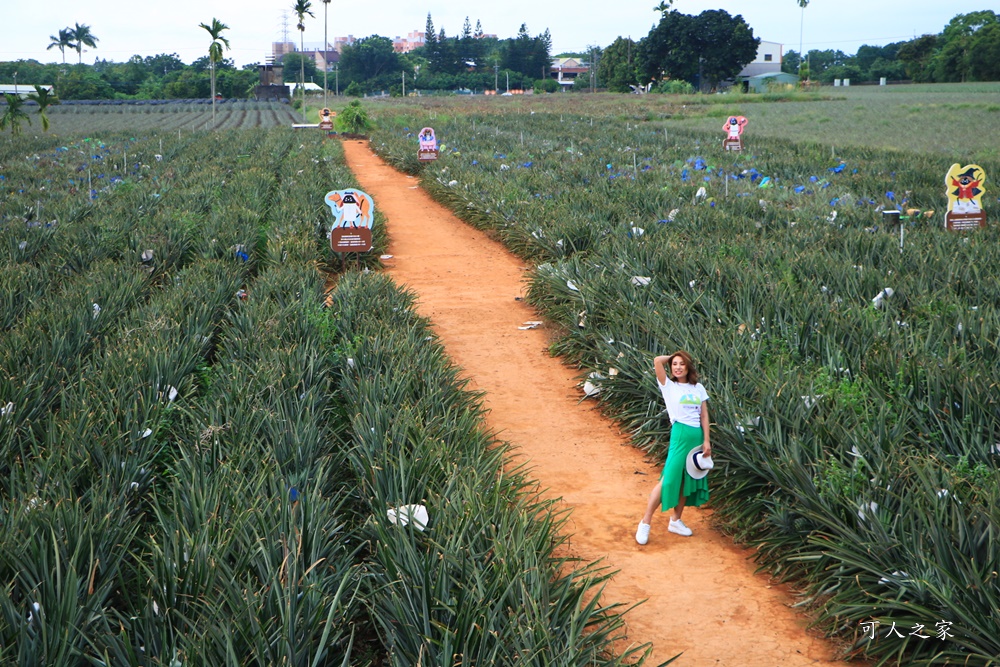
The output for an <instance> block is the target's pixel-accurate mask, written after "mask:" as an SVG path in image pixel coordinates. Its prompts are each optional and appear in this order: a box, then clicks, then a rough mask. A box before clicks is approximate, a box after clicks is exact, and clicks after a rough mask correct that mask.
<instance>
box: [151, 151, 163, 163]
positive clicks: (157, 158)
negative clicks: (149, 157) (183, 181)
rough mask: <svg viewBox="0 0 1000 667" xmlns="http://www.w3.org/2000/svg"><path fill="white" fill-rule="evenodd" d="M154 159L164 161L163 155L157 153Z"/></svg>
mask: <svg viewBox="0 0 1000 667" xmlns="http://www.w3.org/2000/svg"><path fill="white" fill-rule="evenodd" d="M153 159H154V160H156V161H157V162H162V161H163V156H162V155H160V154H159V153H157V154H156V155H154V156H153Z"/></svg>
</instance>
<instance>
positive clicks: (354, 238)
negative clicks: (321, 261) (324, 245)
mask: <svg viewBox="0 0 1000 667" xmlns="http://www.w3.org/2000/svg"><path fill="white" fill-rule="evenodd" d="M323 200H324V201H325V202H326V205H327V206H329V207H330V210H331V211H332V212H333V218H334V221H333V226H332V227H331V228H330V247H331V248H332V249H333V251H334V252H368V251H369V250H371V249H372V225H373V224H374V220H375V204H374V202H372V198H371V197H370V196H369V195H367V194H365V193H364V192H362V191H361V190H357V189H353V188H352V189H350V190H331V191H330V192H327V193H326V197H324V199H323Z"/></svg>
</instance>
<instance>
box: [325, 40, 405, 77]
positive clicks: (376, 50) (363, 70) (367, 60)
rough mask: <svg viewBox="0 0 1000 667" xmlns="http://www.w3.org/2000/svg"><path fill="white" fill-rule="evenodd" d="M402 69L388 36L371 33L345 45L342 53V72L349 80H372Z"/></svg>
mask: <svg viewBox="0 0 1000 667" xmlns="http://www.w3.org/2000/svg"><path fill="white" fill-rule="evenodd" d="M399 71H400V63H399V55H398V54H397V53H396V52H395V50H394V49H393V48H392V40H391V39H389V38H388V37H381V36H379V35H371V36H369V37H365V38H364V39H359V40H358V41H356V42H354V44H352V45H351V46H345V47H344V50H343V51H342V52H341V54H340V72H341V74H342V75H343V76H344V77H345V78H346V79H347V80H349V81H354V82H358V83H359V84H360V83H361V82H366V81H372V80H374V79H376V78H379V77H382V76H385V75H391V74H396V73H398V72H399Z"/></svg>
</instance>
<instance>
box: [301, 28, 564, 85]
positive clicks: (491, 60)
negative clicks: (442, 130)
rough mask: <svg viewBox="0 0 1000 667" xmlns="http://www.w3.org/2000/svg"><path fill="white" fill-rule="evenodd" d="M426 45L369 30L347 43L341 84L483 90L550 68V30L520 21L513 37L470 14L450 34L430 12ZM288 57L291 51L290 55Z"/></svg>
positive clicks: (530, 79) (532, 78) (532, 79)
mask: <svg viewBox="0 0 1000 667" xmlns="http://www.w3.org/2000/svg"><path fill="white" fill-rule="evenodd" d="M424 33H425V37H424V40H425V41H424V45H423V46H422V47H419V48H417V49H414V50H412V51H410V52H409V53H396V52H395V51H394V50H393V46H392V40H390V39H389V38H387V37H382V36H379V35H371V36H370V37H365V38H364V39H360V40H358V41H356V42H355V43H354V44H352V45H349V46H345V47H344V48H343V51H342V52H341V55H340V64H339V77H340V81H341V86H348V88H349V89H350V87H351V85H352V84H353V86H354V89H355V90H361V91H364V92H374V91H379V90H389V91H391V92H402V86H403V83H404V77H405V81H406V85H407V88H411V89H413V88H419V89H421V90H454V89H459V88H466V89H469V90H484V89H493V88H495V87H499V88H500V89H506V86H507V85H508V82H509V85H510V87H511V88H523V87H526V86H534V85H535V83H536V81H538V80H540V79H546V78H548V75H549V69H550V67H551V56H550V52H551V49H552V38H551V35H550V34H549V31H548V29H546V30H545V32H543V33H541V34H539V35H535V36H532V35H530V34H529V32H528V27H527V25H525V24H523V23H522V24H521V27H520V29H519V30H518V33H517V35H516V36H515V37H512V38H509V39H498V38H496V37H491V36H487V35H485V34H484V32H483V29H482V25H481V23H480V22H479V21H478V20H477V21H476V26H475V28H473V27H472V24H471V23H470V21H469V18H468V17H466V19H465V23H464V25H463V27H462V31H461V32H460V33H459V34H457V35H455V36H454V37H449V36H448V34H447V32H446V31H445V28H444V27H443V26H442V27H441V28H440V29H439V30H438V29H435V27H434V20H433V18H432V17H431V15H430V14H428V15H427V24H426V27H425V30H424ZM286 57H287V56H286Z"/></svg>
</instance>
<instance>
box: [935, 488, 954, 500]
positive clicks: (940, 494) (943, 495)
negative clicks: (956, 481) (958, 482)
mask: <svg viewBox="0 0 1000 667" xmlns="http://www.w3.org/2000/svg"><path fill="white" fill-rule="evenodd" d="M949 495H951V494H950V493H948V489H938V492H937V497H938V498H947V497H948V496H949Z"/></svg>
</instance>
